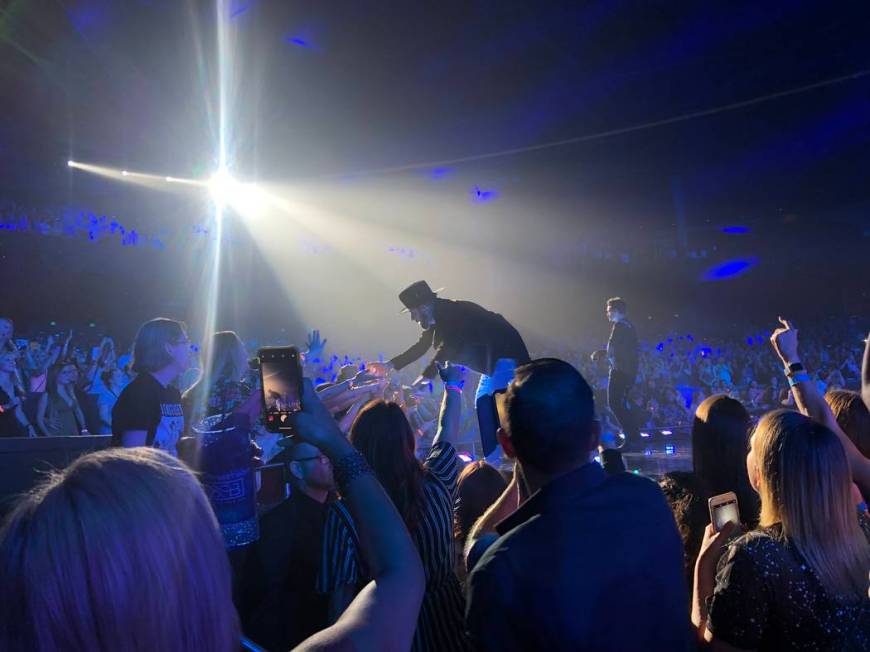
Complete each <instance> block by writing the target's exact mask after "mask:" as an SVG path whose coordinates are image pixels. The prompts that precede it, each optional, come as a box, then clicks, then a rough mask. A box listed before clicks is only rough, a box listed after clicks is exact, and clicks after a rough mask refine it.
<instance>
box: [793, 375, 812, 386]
mask: <svg viewBox="0 0 870 652" xmlns="http://www.w3.org/2000/svg"><path fill="white" fill-rule="evenodd" d="M811 380H812V378H810V375H809V374H807V373H803V374H795V375H794V376H789V377H788V386H789V387H794V386H795V385H797V384H798V383H808V382H810V381H811Z"/></svg>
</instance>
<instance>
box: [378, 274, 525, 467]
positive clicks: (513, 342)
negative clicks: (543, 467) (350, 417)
mask: <svg viewBox="0 0 870 652" xmlns="http://www.w3.org/2000/svg"><path fill="white" fill-rule="evenodd" d="M399 301H401V302H402V304H404V306H405V309H404V310H403V311H402V312H408V313H410V314H411V319H412V320H413V321H415V322H417V323H418V324H420V327H421V328H422V329H423V334H422V335H421V336H420V339H419V340H418V341H417V343H416V344H414V345H413V346H412V347H411V348H409V349H408V350H407V351H405V352H404V353H401V354H399V355H397V356H395V357H394V358H392V359H391V360H390V361H389V362H386V363H371V364H370V365H369V368H370V369H371V370H373V371H375V372H384V371H387V370H389V369H402V368H403V367H407V366H408V365H409V364H411V363H412V362H416V361H417V360H419V359H420V358H421V357H423V355H425V354H426V352H427V351H429V350H430V349H432V348H434V349H435V356H434V357H433V358H432V360H431V361H430V362H429V364H428V365H427V366H426V367H425V369H423V373H422V374H421V375H420V377H419V378H418V379H417V381H416V382H415V384H420V383H422V382H423V381H425V380H431V379H432V378H434V377H435V374H436V373H437V372H438V365H439V364H440V365H444V364H445V363H446V362H448V361H449V362H452V363H454V364H457V365H464V366H466V367H469V368H470V369H472V370H473V371H476V372H478V373H480V374H481V378H480V383H479V384H478V387H477V395H476V398H475V400H479V399H480V398H481V397H482V396H485V395H492V394H493V393H494V392H495V391H496V390H499V389H504V388H505V387H507V384H508V383H509V382H510V380H511V378H513V373H514V369H515V368H516V366H517V365H518V364H525V363H526V362H528V361H529V359H530V358H529V352H528V350H527V349H526V345H525V342H523V338H522V337H521V336H520V334H519V332H517V329H516V328H514V327H513V326H512V325H511V324H510V322H508V320H507V319H505V318H504V317H503V316H502V315H500V314H498V313H495V312H490V311H489V310H486V309H485V308H482V307H481V306H479V305H477V304H476V303H471V302H470V301H450V300H448V299H441V298H439V297H438V294H437V292H436V291H433V290H432V288H430V287H429V284H428V283H426V281H417V282H416V283H412V284H411V285H409V286H408V287H407V288H405V289H404V290H402V292H401V293H399ZM483 446H484V452H485V453H486V454H487V455H489V454H490V452H491V451H492V449H493V448H495V442H486V441H484V442H483Z"/></svg>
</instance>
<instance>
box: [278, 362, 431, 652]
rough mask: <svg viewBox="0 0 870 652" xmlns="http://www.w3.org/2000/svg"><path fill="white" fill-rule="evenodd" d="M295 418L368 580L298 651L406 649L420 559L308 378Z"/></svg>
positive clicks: (419, 585)
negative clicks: (332, 489)
mask: <svg viewBox="0 0 870 652" xmlns="http://www.w3.org/2000/svg"><path fill="white" fill-rule="evenodd" d="M302 405H303V411H302V412H301V413H300V414H298V415H296V416H295V417H294V418H295V425H296V432H297V436H298V437H299V438H300V439H302V440H303V441H307V442H309V443H311V444H314V445H315V446H317V447H318V448H319V449H320V450H322V451H323V452H324V453H325V454H326V455H328V456H329V458H330V460H332V463H333V469H334V474H335V479H336V482H337V484H338V486H339V488H340V489H341V493H342V497H343V499H344V500H345V503H346V505H347V507H348V509H349V510H350V513H351V515H352V516H353V519H354V523H355V524H356V526H357V532H358V534H359V538H360V544H361V547H362V551H363V554H364V556H365V558H366V561H367V563H368V565H369V569H370V571H371V575H372V578H373V579H372V581H371V582H369V584H368V585H366V587H365V588H364V589H363V590H362V591H361V592H360V593H359V594H358V595H357V596H356V598H355V599H354V600H353V602H351V604H350V606H349V607H348V609H347V610H346V611H345V612H344V614H342V616H341V618H339V620H338V622H336V623H335V624H334V625H332V626H330V627H327V628H326V629H324V630H323V631H321V632H318V633H317V634H315V635H314V636H312V637H310V638H308V639H307V640H306V641H304V642H303V643H301V644H300V645H299V646H298V647H297V648H296V649H297V650H330V651H331V650H373V651H374V650H396V651H397V652H398V651H399V650H402V651H404V650H408V649H410V647H411V642H412V640H413V637H414V631H415V629H416V627H417V616H418V615H419V611H420V603H421V601H422V597H423V589H424V588H425V576H424V575H423V566H422V564H421V563H420V556H419V555H418V554H417V550H416V548H415V547H414V544H413V542H412V541H411V537H410V535H409V534H408V530H407V529H406V528H405V525H404V523H403V522H402V518H401V517H400V516H399V513H398V512H397V511H396V508H395V506H394V505H393V503H392V501H390V498H389V497H388V496H387V494H386V492H385V491H384V489H383V488H382V487H381V485H380V484H379V483H378V481H377V479H376V478H375V476H374V474H373V473H372V471H371V469H370V468H369V467H368V465H367V464H366V462H365V458H363V457H362V455H361V454H360V453H359V452H358V451H357V450H356V449H355V448H353V446H351V444H350V443H349V442H348V441H347V439H345V437H344V435H343V434H342V433H341V431H340V430H339V429H338V426H337V424H336V423H335V420H334V419H333V418H332V416H331V415H330V413H329V411H328V410H327V409H326V407H325V406H324V405H323V404H322V403H321V402H320V400H319V399H318V398H317V394H316V393H315V392H314V388H313V387H312V385H311V381H310V380H309V379H306V380H305V383H304V386H303V395H302Z"/></svg>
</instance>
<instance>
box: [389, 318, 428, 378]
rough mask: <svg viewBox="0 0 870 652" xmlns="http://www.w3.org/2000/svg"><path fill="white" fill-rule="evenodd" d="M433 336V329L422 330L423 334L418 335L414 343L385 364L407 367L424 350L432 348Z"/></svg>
mask: <svg viewBox="0 0 870 652" xmlns="http://www.w3.org/2000/svg"><path fill="white" fill-rule="evenodd" d="M434 337H435V329H434V328H430V329H429V330H425V331H423V334H422V335H420V339H419V340H417V342H416V344H414V345H412V346H411V348H409V349H408V350H407V351H405V352H404V353H400V354H399V355H397V356H396V357H395V358H393V359H392V360H390V361H389V362H388V363H387V364H388V365H389V366H390V367H392V368H393V369H397V370H398V369H402V368H403V367H407V366H408V365H409V364H411V363H412V362H416V361H417V360H419V359H420V358H422V357H423V355H425V353H426V351H428V350H429V349H431V348H432V340H433V339H434Z"/></svg>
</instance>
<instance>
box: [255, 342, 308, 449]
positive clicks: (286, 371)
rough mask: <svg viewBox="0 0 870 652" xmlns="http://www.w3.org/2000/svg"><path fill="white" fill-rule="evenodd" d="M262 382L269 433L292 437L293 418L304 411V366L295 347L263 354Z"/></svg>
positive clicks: (284, 347)
mask: <svg viewBox="0 0 870 652" xmlns="http://www.w3.org/2000/svg"><path fill="white" fill-rule="evenodd" d="M257 357H258V358H259V360H260V381H261V383H260V384H261V386H262V388H263V405H264V406H265V414H266V430H268V431H269V432H283V433H289V432H291V431H292V430H293V427H292V426H291V421H292V420H291V419H290V415H292V414H295V413H297V412H301V411H302V365H301V363H300V360H299V351H298V350H297V349H296V347H293V346H279V347H266V348H262V349H260V350H259V352H258V354H257Z"/></svg>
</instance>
